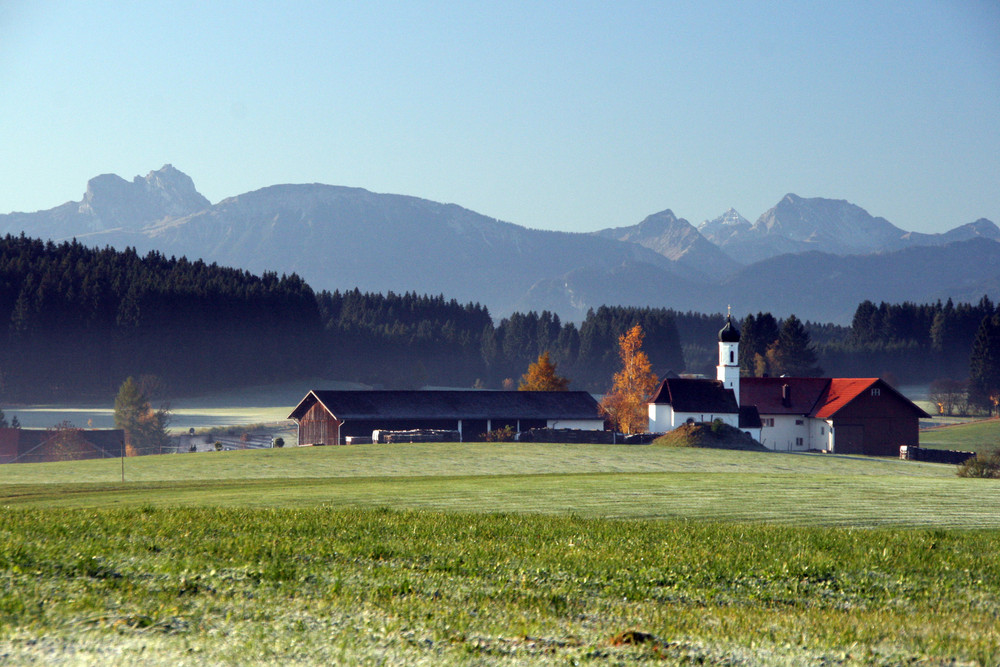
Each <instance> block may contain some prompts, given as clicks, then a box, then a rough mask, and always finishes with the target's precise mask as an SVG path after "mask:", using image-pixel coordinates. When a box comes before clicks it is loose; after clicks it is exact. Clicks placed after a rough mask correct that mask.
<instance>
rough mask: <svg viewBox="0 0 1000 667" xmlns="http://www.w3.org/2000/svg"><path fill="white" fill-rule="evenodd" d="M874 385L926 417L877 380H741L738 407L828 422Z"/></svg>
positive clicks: (918, 414) (924, 413) (915, 406)
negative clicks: (739, 405) (827, 420)
mask: <svg viewBox="0 0 1000 667" xmlns="http://www.w3.org/2000/svg"><path fill="white" fill-rule="evenodd" d="M875 385H878V387H879V388H880V389H882V390H883V391H885V392H886V393H887V394H889V395H892V396H895V397H896V398H898V399H899V400H900V401H902V402H904V403H905V404H908V405H910V406H911V407H912V409H913V411H914V412H915V413H916V414H917V416H918V417H928V416H930V415H928V414H927V413H926V412H924V411H923V410H921V409H920V407H919V406H917V405H916V404H914V403H913V402H912V401H911V400H910V399H908V398H906V397H905V396H903V395H902V394H901V393H899V392H898V391H896V390H895V389H893V388H892V387H891V386H890V385H889V384H888V383H886V382H884V381H883V380H880V379H879V378H783V377H777V378H741V379H740V404H741V405H755V406H757V409H758V410H759V411H760V414H762V415H808V416H809V417H814V418H816V419H830V418H832V417H834V416H835V415H836V414H837V413H838V412H839V411H840V410H842V409H843V408H844V407H846V406H847V405H848V404H849V403H850V402H851V401H853V400H854V399H856V398H857V397H858V396H860V395H861V394H863V393H864V392H865V391H867V390H868V389H870V388H872V387H874V386H875ZM785 387H788V389H787V400H784V397H785V392H786V390H785Z"/></svg>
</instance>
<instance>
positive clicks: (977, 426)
mask: <svg viewBox="0 0 1000 667" xmlns="http://www.w3.org/2000/svg"><path fill="white" fill-rule="evenodd" d="M920 446H921V447H933V448H935V449H954V450H958V451H968V452H976V453H977V454H978V453H980V452H983V453H989V452H992V451H994V450H998V449H1000V419H985V420H982V421H976V422H971V423H968V424H954V425H952V426H939V427H937V428H932V429H927V430H924V431H921V433H920Z"/></svg>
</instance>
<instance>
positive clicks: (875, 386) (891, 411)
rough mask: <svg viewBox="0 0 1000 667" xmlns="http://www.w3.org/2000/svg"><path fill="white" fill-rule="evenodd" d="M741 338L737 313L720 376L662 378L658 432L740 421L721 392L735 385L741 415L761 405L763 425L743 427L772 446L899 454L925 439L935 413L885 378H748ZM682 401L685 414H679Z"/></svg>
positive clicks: (724, 338)
mask: <svg viewBox="0 0 1000 667" xmlns="http://www.w3.org/2000/svg"><path fill="white" fill-rule="evenodd" d="M739 338H740V336H739V331H737V330H736V328H735V327H734V326H733V322H732V318H731V317H730V318H729V320H728V321H727V323H726V326H725V328H724V329H723V330H722V331H720V332H719V366H718V380H673V379H668V380H664V381H663V383H662V384H661V385H660V389H659V390H658V392H657V394H656V395H655V396H654V397H653V398H652V400H651V401H650V404H649V416H650V420H649V428H650V430H651V431H668V430H671V429H673V428H676V427H677V426H679V425H680V424H681V423H683V422H684V421H711V420H712V419H715V418H721V419H722V420H723V421H725V422H726V423H730V424H732V425H733V426H736V425H737V424H736V423H735V420H736V418H735V416H734V415H733V414H732V407H733V406H729V407H728V409H724V408H723V407H722V403H723V401H722V399H721V396H723V395H724V392H725V391H727V390H728V391H730V393H731V395H733V396H734V397H735V398H737V399H738V406H737V408H738V410H739V411H740V412H741V413H742V412H743V411H747V410H753V409H754V408H755V409H756V411H757V413H758V414H759V416H760V422H759V430H754V429H753V428H751V425H750V424H749V423H748V422H747V421H746V420H745V419H741V420H740V424H739V426H740V428H741V429H743V430H745V431H747V432H748V433H750V434H751V435H753V436H754V437H755V438H757V439H758V440H759V441H760V442H761V444H763V445H764V446H766V447H768V448H769V449H774V450H779V451H806V450H824V451H829V452H836V453H838V454H867V455H869V456H898V455H899V448H900V446H901V445H907V446H913V445H917V444H918V440H919V420H920V418H922V417H928V416H929V415H928V414H927V413H926V412H924V411H923V410H921V409H920V408H919V407H917V406H916V405H914V403H913V402H912V401H910V400H909V399H908V398H906V397H905V396H903V395H902V394H900V393H899V392H898V391H896V390H895V389H893V388H892V387H891V386H890V385H888V384H887V383H885V382H884V381H882V380H880V379H878V378H792V377H776V378H772V377H766V378H751V377H747V378H741V377H739V365H738V362H737V359H739ZM678 399H680V400H678ZM681 407H683V414H678V410H679V409H680V408H681ZM701 415H704V416H701ZM699 416H700V419H699ZM679 417H680V418H679Z"/></svg>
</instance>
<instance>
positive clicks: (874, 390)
mask: <svg viewBox="0 0 1000 667" xmlns="http://www.w3.org/2000/svg"><path fill="white" fill-rule="evenodd" d="M881 395H882V390H881V389H879V388H878V387H872V396H881Z"/></svg>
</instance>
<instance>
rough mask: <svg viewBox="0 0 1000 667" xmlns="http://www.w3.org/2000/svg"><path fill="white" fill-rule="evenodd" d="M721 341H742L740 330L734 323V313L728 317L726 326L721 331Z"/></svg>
mask: <svg viewBox="0 0 1000 667" xmlns="http://www.w3.org/2000/svg"><path fill="white" fill-rule="evenodd" d="M719 342H720V343H738V342H740V330H739V329H737V328H736V327H735V326H734V325H733V316H732V315H729V316H727V317H726V326H724V327H722V330H721V331H719Z"/></svg>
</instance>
